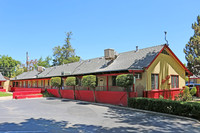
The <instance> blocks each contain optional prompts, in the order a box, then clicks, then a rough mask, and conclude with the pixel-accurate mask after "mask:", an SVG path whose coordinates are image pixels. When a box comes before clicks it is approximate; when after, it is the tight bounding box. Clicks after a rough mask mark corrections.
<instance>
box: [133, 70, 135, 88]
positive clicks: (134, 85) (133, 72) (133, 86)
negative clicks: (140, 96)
mask: <svg viewBox="0 0 200 133" xmlns="http://www.w3.org/2000/svg"><path fill="white" fill-rule="evenodd" d="M134 75H135V72H133V90H132V91H133V92H135V84H134V81H135V80H134Z"/></svg>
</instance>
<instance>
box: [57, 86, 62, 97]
mask: <svg viewBox="0 0 200 133" xmlns="http://www.w3.org/2000/svg"><path fill="white" fill-rule="evenodd" d="M60 90H61V87H58V93H59V96H60V98H62V95H61V92H60Z"/></svg>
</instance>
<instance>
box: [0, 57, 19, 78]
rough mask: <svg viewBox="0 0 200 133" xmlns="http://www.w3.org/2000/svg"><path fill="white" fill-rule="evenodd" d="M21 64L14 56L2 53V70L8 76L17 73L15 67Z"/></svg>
mask: <svg viewBox="0 0 200 133" xmlns="http://www.w3.org/2000/svg"><path fill="white" fill-rule="evenodd" d="M18 64H21V63H20V62H19V61H17V60H15V59H13V58H12V57H9V56H5V55H2V56H1V55H0V72H1V73H2V75H4V76H6V77H11V76H12V75H13V74H14V73H15V67H16V66H17V65H18Z"/></svg>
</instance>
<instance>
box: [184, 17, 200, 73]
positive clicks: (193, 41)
mask: <svg viewBox="0 0 200 133" xmlns="http://www.w3.org/2000/svg"><path fill="white" fill-rule="evenodd" d="M192 29H193V30H194V35H193V36H192V37H190V40H189V42H188V43H187V44H186V45H185V49H184V53H185V58H186V60H187V62H188V63H187V67H188V69H189V70H190V71H191V72H192V73H193V74H195V75H199V74H200V16H198V17H197V22H195V23H194V24H192Z"/></svg>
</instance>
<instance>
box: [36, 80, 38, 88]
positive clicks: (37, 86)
mask: <svg viewBox="0 0 200 133" xmlns="http://www.w3.org/2000/svg"><path fill="white" fill-rule="evenodd" d="M36 82H37V88H38V80H37V81H36Z"/></svg>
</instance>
